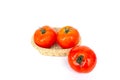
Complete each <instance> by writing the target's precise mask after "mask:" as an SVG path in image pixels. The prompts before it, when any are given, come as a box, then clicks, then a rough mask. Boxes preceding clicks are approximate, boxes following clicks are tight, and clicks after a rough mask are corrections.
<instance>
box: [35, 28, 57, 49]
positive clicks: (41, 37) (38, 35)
mask: <svg viewBox="0 0 120 80" xmlns="http://www.w3.org/2000/svg"><path fill="white" fill-rule="evenodd" d="M56 35H57V34H56V32H55V31H54V30H53V29H52V28H50V27H49V26H43V27H41V28H39V29H37V30H36V31H35V33H34V42H35V43H36V44H37V45H38V46H40V47H44V48H50V47H51V46H52V45H53V44H54V43H55V42H56Z"/></svg>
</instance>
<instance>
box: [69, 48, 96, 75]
mask: <svg viewBox="0 0 120 80" xmlns="http://www.w3.org/2000/svg"><path fill="white" fill-rule="evenodd" d="M96 62H97V58H96V54H95V53H94V52H93V50H92V49H90V48H89V47H86V46H75V47H73V48H72V49H71V51H70V53H69V55H68V63H69V65H70V66H71V67H72V68H73V69H74V70H75V71H77V72H80V73H88V72H91V71H92V70H93V68H94V67H95V65H96Z"/></svg>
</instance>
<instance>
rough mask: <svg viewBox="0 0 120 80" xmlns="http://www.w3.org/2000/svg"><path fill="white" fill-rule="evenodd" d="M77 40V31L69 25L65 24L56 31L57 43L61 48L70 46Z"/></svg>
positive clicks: (75, 43) (77, 41)
mask: <svg viewBox="0 0 120 80" xmlns="http://www.w3.org/2000/svg"><path fill="white" fill-rule="evenodd" d="M79 40H80V35H79V32H78V31H77V30H76V29H75V28H73V27H71V26H65V27H63V28H61V29H60V30H59V31H58V34H57V43H58V44H59V45H60V46H61V47H62V48H71V47H73V46H75V45H77V44H78V43H79Z"/></svg>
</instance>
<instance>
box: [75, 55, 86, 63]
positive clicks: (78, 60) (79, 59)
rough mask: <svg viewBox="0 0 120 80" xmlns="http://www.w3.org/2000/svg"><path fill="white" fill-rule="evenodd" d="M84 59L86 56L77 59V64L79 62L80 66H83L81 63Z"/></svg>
mask: <svg viewBox="0 0 120 80" xmlns="http://www.w3.org/2000/svg"><path fill="white" fill-rule="evenodd" d="M83 58H84V56H83V55H80V56H78V58H77V60H76V62H77V63H78V64H81V63H82V61H83Z"/></svg>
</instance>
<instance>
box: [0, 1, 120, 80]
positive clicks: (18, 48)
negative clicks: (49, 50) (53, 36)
mask: <svg viewBox="0 0 120 80" xmlns="http://www.w3.org/2000/svg"><path fill="white" fill-rule="evenodd" d="M43 25H49V26H51V27H63V26H66V25H70V26H73V27H75V28H77V29H78V30H79V32H80V35H81V37H82V45H86V46H89V47H90V48H92V49H93V50H94V51H95V53H96V55H97V65H96V67H95V68H94V70H93V71H92V72H90V73H88V74H81V73H76V72H75V71H73V70H72V69H71V68H70V67H69V65H68V63H67V57H46V56H43V55H41V54H40V53H39V52H38V51H37V50H36V49H34V48H33V46H32V45H31V42H30V41H31V37H32V35H33V33H34V31H35V30H36V29H37V28H38V27H41V26H43ZM119 27H120V1H119V0H0V80H109V79H112V80H119V79H120V77H119V73H120V57H119V55H120V50H119V48H120V35H119V31H120V29H119Z"/></svg>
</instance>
